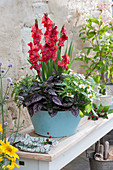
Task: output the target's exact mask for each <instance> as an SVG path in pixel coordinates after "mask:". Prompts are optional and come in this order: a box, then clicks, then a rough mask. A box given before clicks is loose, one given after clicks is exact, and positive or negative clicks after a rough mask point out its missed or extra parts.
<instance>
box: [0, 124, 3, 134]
mask: <svg viewBox="0 0 113 170" xmlns="http://www.w3.org/2000/svg"><path fill="white" fill-rule="evenodd" d="M0 132H1V134H3V129H2V125H1V124H0Z"/></svg>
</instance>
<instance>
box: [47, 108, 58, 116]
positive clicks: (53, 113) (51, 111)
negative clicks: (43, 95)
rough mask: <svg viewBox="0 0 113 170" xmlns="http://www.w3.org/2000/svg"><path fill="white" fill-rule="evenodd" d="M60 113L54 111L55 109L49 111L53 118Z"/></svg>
mask: <svg viewBox="0 0 113 170" xmlns="http://www.w3.org/2000/svg"><path fill="white" fill-rule="evenodd" d="M57 112H58V111H56V110H53V109H48V113H49V115H50V116H51V117H54V116H55V115H56V114H57Z"/></svg>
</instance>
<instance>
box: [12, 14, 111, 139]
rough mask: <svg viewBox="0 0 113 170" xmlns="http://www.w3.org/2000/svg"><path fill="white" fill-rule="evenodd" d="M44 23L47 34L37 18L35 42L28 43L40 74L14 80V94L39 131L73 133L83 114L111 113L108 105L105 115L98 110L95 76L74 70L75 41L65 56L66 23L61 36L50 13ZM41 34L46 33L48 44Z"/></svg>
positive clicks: (33, 66) (103, 110)
mask: <svg viewBox="0 0 113 170" xmlns="http://www.w3.org/2000/svg"><path fill="white" fill-rule="evenodd" d="M42 23H43V24H44V27H45V29H46V31H45V33H44V34H43V33H42V31H41V29H39V27H38V22H37V20H35V24H34V25H33V26H32V30H31V32H32V38H33V43H32V42H30V43H29V44H28V45H29V46H30V50H29V51H28V53H29V58H28V61H29V63H30V64H31V67H30V69H35V70H36V72H37V74H36V76H31V75H26V77H25V78H23V79H21V80H19V81H17V82H14V89H13V92H12V96H13V95H14V96H15V101H16V102H18V104H19V106H21V105H23V106H25V107H27V108H28V111H29V114H30V116H31V120H32V122H33V125H34V127H35V131H36V133H38V134H40V135H44V136H46V135H47V131H49V132H50V134H51V135H52V136H53V137H58V136H69V135H72V134H74V133H75V132H76V128H77V125H78V123H79V121H80V115H81V116H84V115H87V116H88V117H89V118H91V119H93V120H97V119H98V118H99V117H103V118H107V114H105V115H103V113H105V112H106V113H107V111H108V107H102V106H101V107H100V108H99V109H100V110H101V111H102V115H101V114H99V112H97V113H98V114H97V113H96V110H98V109H97V107H96V105H93V103H92V99H93V98H95V96H96V93H95V92H94V90H93V84H92V81H93V79H92V78H91V77H89V79H86V78H85V77H84V75H81V74H76V73H74V72H73V71H71V70H70V67H71V65H72V63H73V60H72V50H73V46H72V42H71V43H70V46H69V48H68V47H67V48H66V50H65V52H64V54H63V55H62V51H61V49H62V47H63V46H64V42H65V41H66V40H68V36H67V33H66V29H65V28H64V26H63V27H62V29H61V32H60V37H59V38H58V31H57V26H55V24H54V23H53V22H52V20H50V18H49V17H48V16H47V14H44V16H43V18H42ZM41 35H44V40H45V42H44V44H43V43H42V42H41ZM95 108H96V109H95ZM100 110H99V111H100ZM89 112H90V113H89ZM67 125H68V126H67Z"/></svg>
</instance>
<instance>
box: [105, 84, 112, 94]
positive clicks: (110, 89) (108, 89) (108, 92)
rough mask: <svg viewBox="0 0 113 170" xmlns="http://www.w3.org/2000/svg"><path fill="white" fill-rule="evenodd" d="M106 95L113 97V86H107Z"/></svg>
mask: <svg viewBox="0 0 113 170" xmlns="http://www.w3.org/2000/svg"><path fill="white" fill-rule="evenodd" d="M106 94H107V95H111V96H113V85H106Z"/></svg>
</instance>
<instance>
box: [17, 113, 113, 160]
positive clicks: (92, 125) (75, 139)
mask: <svg viewBox="0 0 113 170" xmlns="http://www.w3.org/2000/svg"><path fill="white" fill-rule="evenodd" d="M111 124H113V113H112V114H110V115H109V119H99V120H98V121H92V120H87V117H84V118H82V120H81V122H80V125H79V127H78V131H77V133H76V134H74V135H72V136H69V137H62V138H56V139H57V140H59V144H58V145H57V146H54V147H53V148H52V149H51V151H50V152H49V153H48V154H43V153H30V152H22V151H19V152H18V155H19V156H20V157H21V158H22V157H23V158H28V159H36V160H45V161H52V160H54V159H56V158H57V157H59V156H60V155H61V154H63V153H64V152H66V151H67V150H69V149H70V148H71V147H73V146H75V145H77V146H79V143H80V142H81V141H83V140H85V139H86V138H87V137H88V136H90V135H91V133H94V132H96V133H94V135H95V136H94V138H95V140H96V136H97V137H98V136H99V134H98V131H99V130H102V129H103V127H104V126H105V125H107V126H106V130H105V132H104V131H103V133H102V135H103V136H104V135H105V134H106V133H108V132H109V131H110V130H111V128H112V127H111ZM109 125H110V126H109ZM22 133H23V134H26V133H29V134H30V135H31V136H38V135H37V134H35V132H34V129H33V126H31V127H29V128H27V129H25V130H23V131H22ZM100 136H101V135H100ZM101 137H102V136H101ZM98 138H99V137H98ZM98 138H97V140H98ZM89 147H90V146H89Z"/></svg>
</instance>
